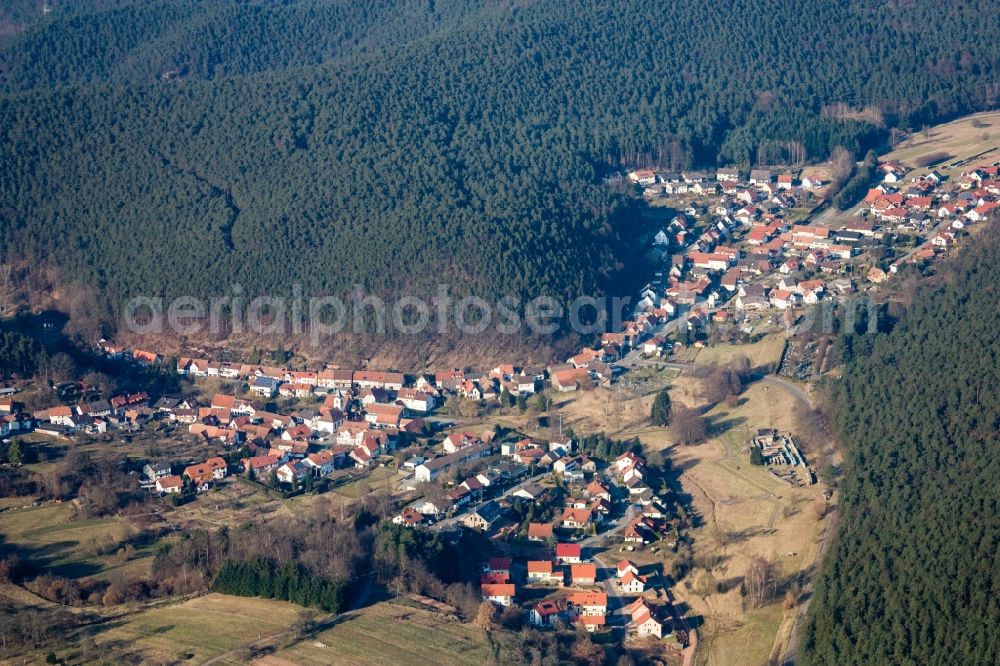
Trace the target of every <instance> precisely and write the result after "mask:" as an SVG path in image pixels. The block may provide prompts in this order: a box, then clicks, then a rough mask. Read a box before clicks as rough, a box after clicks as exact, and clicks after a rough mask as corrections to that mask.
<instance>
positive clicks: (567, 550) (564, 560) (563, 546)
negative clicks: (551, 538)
mask: <svg viewBox="0 0 1000 666" xmlns="http://www.w3.org/2000/svg"><path fill="white" fill-rule="evenodd" d="M581 552H582V549H581V548H580V544H578V543H557V544H556V559H557V560H558V561H559V563H560V564H579V563H580V562H581V561H582V558H581Z"/></svg>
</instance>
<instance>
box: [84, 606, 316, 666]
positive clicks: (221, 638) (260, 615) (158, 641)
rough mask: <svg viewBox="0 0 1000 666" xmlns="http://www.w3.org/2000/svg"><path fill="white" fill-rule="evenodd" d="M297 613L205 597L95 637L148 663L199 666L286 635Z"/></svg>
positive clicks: (142, 616) (286, 608)
mask: <svg viewBox="0 0 1000 666" xmlns="http://www.w3.org/2000/svg"><path fill="white" fill-rule="evenodd" d="M300 611H301V609H300V608H299V607H298V606H295V605H293V604H289V603H285V602H282V601H271V600H266V599H251V598H245V597H231V596H227V595H224V594H209V595H207V596H204V597H198V598H196V599H192V600H190V601H186V602H184V603H180V604H174V605H171V606H164V607H161V608H153V609H150V610H146V611H143V612H141V613H136V614H135V615H132V616H129V617H128V618H126V619H125V620H124V621H123V622H122V623H121V624H119V625H117V626H112V627H111V628H110V629H107V630H104V631H101V632H99V633H98V634H97V636H96V641H97V644H98V646H101V645H109V646H110V645H113V646H115V647H116V648H117V649H119V650H124V651H129V652H137V653H139V654H140V655H141V657H142V658H143V660H144V661H147V662H167V661H174V660H178V659H179V660H188V661H190V662H191V663H202V662H204V661H205V660H207V659H211V658H212V657H216V656H218V655H220V654H223V653H225V652H227V651H229V650H232V649H234V648H236V647H239V646H240V645H243V644H245V643H249V642H251V641H256V640H258V639H261V638H264V637H267V636H271V635H274V634H277V633H280V632H282V631H284V630H286V629H288V628H289V627H290V626H291V625H292V623H293V622H294V621H295V619H296V617H297V616H298V614H299V612H300ZM188 655H190V656H188Z"/></svg>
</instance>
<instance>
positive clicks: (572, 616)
mask: <svg viewBox="0 0 1000 666" xmlns="http://www.w3.org/2000/svg"><path fill="white" fill-rule="evenodd" d="M550 554H551V557H549V558H546V559H541V560H526V561H525V562H524V572H525V573H524V579H523V580H524V583H525V584H526V585H527V586H529V587H531V588H539V587H541V588H543V589H544V588H547V587H558V588H565V589H561V590H560V591H558V592H556V593H554V594H551V595H547V596H546V597H545V598H543V599H542V600H540V601H537V602H534V603H531V605H530V607H529V608H530V610H529V612H528V620H529V622H530V623H531V624H533V625H535V626H537V627H551V626H554V625H555V624H556V623H557V622H558V623H563V624H566V625H577V626H580V627H583V628H584V629H586V630H587V631H590V632H594V631H598V630H600V629H602V628H604V627H605V626H606V625H607V622H608V610H609V606H608V593H607V592H605V591H602V590H600V589H597V588H598V584H599V583H600V582H601V581H600V580H599V578H598V575H599V574H598V566H597V564H596V563H594V562H591V561H589V559H588V558H587V557H586V556H585V555H584V552H583V548H582V547H581V546H580V544H576V543H559V544H556V546H555V549H554V551H550ZM513 568H514V564H513V562H512V560H511V558H507V557H498V558H491V559H490V560H489V562H488V563H486V564H485V565H484V566H483V570H482V573H481V577H480V593H481V595H482V599H483V601H489V602H492V603H495V604H497V605H498V606H502V607H509V606H513V605H515V604H516V603H517V594H518V584H517V582H516V581H517V576H515V574H514V573H512V569H513ZM611 585H613V586H614V587H615V588H616V589H617V594H619V595H620V596H628V597H636V598H635V600H634V601H632V602H631V603H629V604H628V605H627V606H626V607H625V611H626V612H627V613H628V614H629V615H630V616H631V626H632V628H633V630H634V631H635V633H636V634H637V635H638V636H656V637H658V638H662V637H663V636H664V635H665V634H666V633H668V632H667V630H666V629H665V627H666V626H667V625H666V622H664V621H663V620H662V619H661V618H662V613H661V612H660V610H661V609H659V608H657V607H654V606H651V605H650V603H649V602H648V600H647V599H646V597H644V596H643V595H644V593H645V592H646V591H647V590H649V589H650V586H649V585H648V582H647V576H644V575H642V574H641V573H640V571H639V568H638V567H637V566H636V565H635V564H634V563H633V562H631V561H629V560H623V561H622V562H619V563H618V565H617V567H616V571H615V580H614V581H612V582H611ZM532 596H534V595H532Z"/></svg>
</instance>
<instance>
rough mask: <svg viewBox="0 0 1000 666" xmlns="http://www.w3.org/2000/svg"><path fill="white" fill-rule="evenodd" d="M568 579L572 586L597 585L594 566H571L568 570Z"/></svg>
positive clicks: (595, 567) (595, 566)
mask: <svg viewBox="0 0 1000 666" xmlns="http://www.w3.org/2000/svg"><path fill="white" fill-rule="evenodd" d="M569 577H570V580H571V581H572V583H573V585H594V584H595V583H597V565H596V564H573V565H570V568H569Z"/></svg>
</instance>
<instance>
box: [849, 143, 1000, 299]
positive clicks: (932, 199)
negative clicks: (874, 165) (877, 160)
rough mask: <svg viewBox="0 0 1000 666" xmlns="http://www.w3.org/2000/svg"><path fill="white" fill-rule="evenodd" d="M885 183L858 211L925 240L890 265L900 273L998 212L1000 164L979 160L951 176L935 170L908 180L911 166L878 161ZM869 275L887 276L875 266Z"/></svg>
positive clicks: (949, 245)
mask: <svg viewBox="0 0 1000 666" xmlns="http://www.w3.org/2000/svg"><path fill="white" fill-rule="evenodd" d="M879 171H880V173H881V174H882V178H883V180H882V182H881V183H880V184H879V185H878V186H876V187H873V188H872V189H870V190H869V191H868V194H867V195H866V196H865V200H864V205H863V207H862V208H861V209H860V210H859V214H860V215H862V216H864V217H865V218H867V219H868V220H871V221H872V223H877V224H878V225H879V226H880V227H881V228H882V229H883V231H894V232H899V233H906V234H910V235H912V234H916V235H919V236H920V237H921V239H922V240H923V243H922V244H921V245H920V246H919V247H918V248H917V249H916V250H915V251H914V252H911V253H909V254H907V255H905V256H903V257H900V258H898V259H897V260H896V261H894V262H893V263H892V264H890V266H889V268H888V273H889V274H893V273H896V272H897V271H898V270H899V268H900V267H901V266H903V265H905V264H907V263H916V262H924V261H929V260H932V259H934V257H935V256H937V255H940V254H942V253H944V252H946V251H948V250H949V249H950V248H952V247H953V246H954V245H955V243H956V242H957V241H958V240H959V239H960V237H961V236H962V234H963V233H965V232H966V230H967V228H968V227H969V226H970V225H974V224H977V223H981V222H984V221H985V220H987V219H988V218H990V217H991V216H995V215H996V214H997V213H998V212H1000V165H998V164H996V163H995V164H991V165H980V166H976V167H974V168H972V169H971V170H969V171H964V172H962V173H961V174H960V175H959V176H958V177H957V178H955V179H953V180H949V179H947V178H946V177H945V176H943V175H942V174H941V173H939V172H938V171H936V170H931V171H929V172H927V173H926V174H922V175H920V176H915V177H910V178H909V179H907V175H908V173H909V170H908V169H907V168H906V167H905V166H904V165H902V164H899V163H898V162H886V163H883V164H880V165H879ZM867 278H868V279H869V280H870V281H872V282H875V283H879V282H883V281H885V280H886V279H887V275H886V271H883V270H882V269H881V268H877V267H876V268H873V270H872V271H870V272H869V274H868V275H867Z"/></svg>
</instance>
